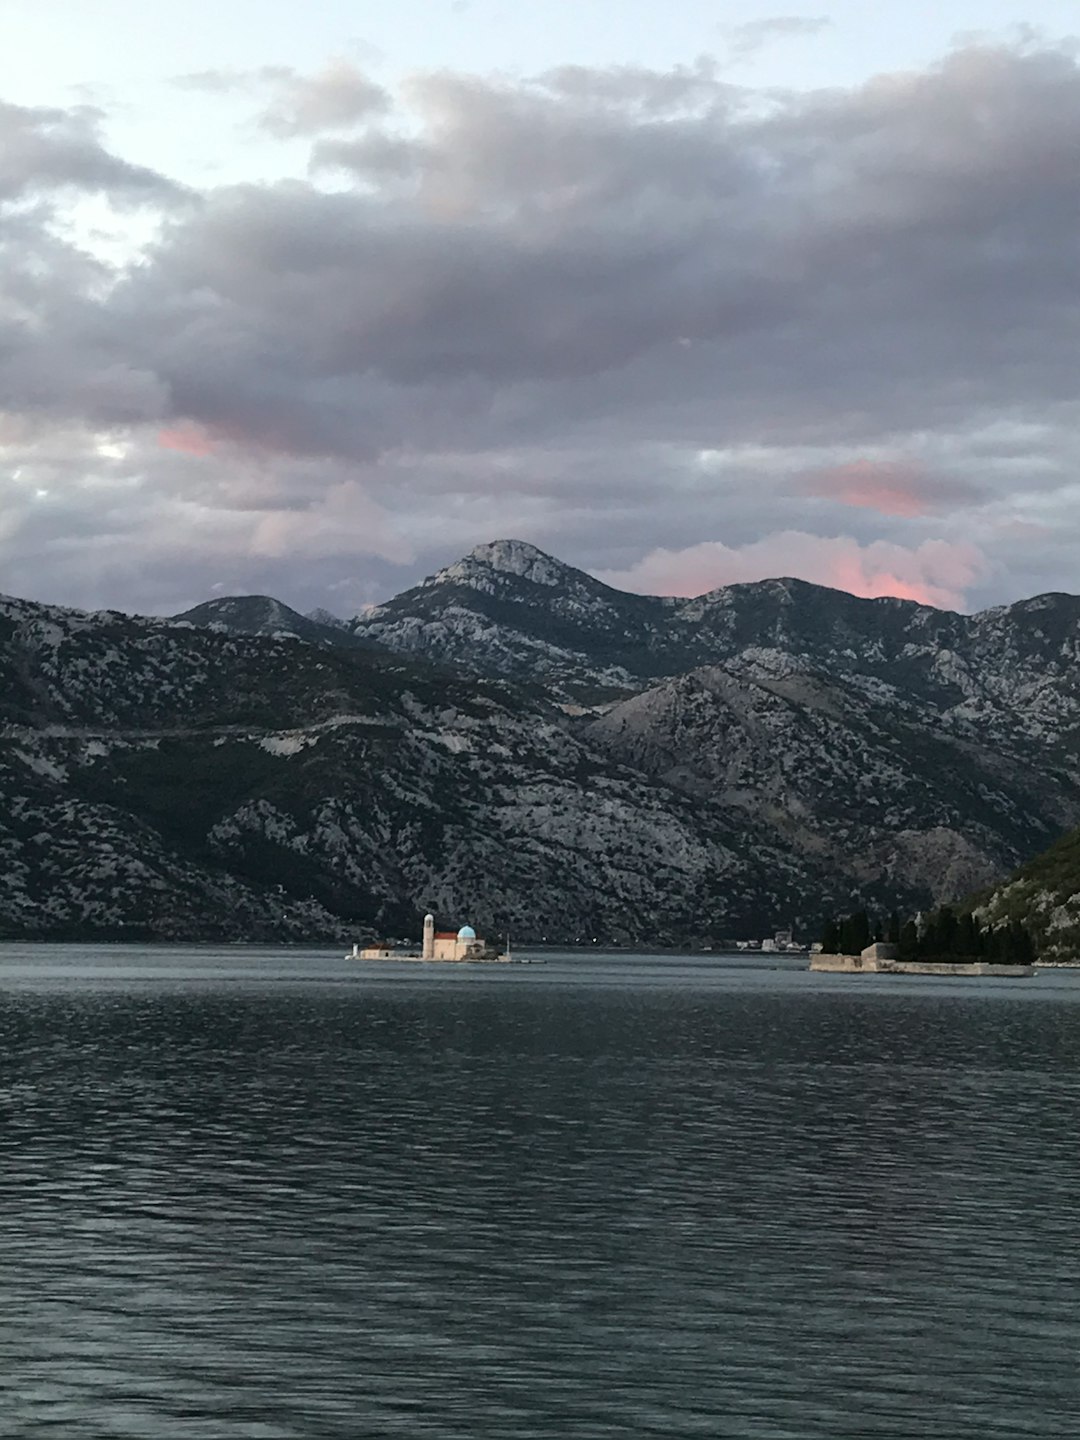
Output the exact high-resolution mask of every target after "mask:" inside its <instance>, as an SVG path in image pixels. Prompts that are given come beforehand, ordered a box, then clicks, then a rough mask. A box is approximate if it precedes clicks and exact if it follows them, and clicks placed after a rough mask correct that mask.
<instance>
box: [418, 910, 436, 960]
mask: <svg viewBox="0 0 1080 1440" xmlns="http://www.w3.org/2000/svg"><path fill="white" fill-rule="evenodd" d="M421 957H422V958H423V959H424V960H434V958H435V916H434V915H425V916H424V948H423V950H422V951H421Z"/></svg>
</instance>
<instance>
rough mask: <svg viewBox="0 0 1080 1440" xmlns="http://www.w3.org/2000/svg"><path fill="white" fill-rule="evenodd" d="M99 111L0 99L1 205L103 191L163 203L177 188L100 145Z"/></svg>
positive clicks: (121, 197)
mask: <svg viewBox="0 0 1080 1440" xmlns="http://www.w3.org/2000/svg"><path fill="white" fill-rule="evenodd" d="M102 118H103V116H102V113H101V111H100V110H97V109H95V108H93V107H91V106H86V105H81V106H78V107H76V108H74V109H71V110H60V109H55V108H48V107H45V106H35V107H27V106H23V105H11V104H8V103H7V102H5V101H0V202H10V201H12V200H16V199H20V198H22V197H24V196H35V195H41V194H43V193H49V192H52V191H55V190H65V189H71V190H82V191H90V192H94V191H104V192H107V193H109V194H111V195H112V196H113V197H114V198H117V199H120V200H122V199H124V198H125V197H133V198H136V199H142V200H147V199H150V200H159V201H160V200H164V199H166V198H168V197H170V196H174V195H175V194H177V193H178V190H179V187H177V186H175V185H173V184H172V183H171V182H170V181H168V180H166V179H165V178H164V176H162V175H159V174H157V173H156V172H155V171H153V170H148V169H146V168H144V167H143V166H141V165H130V164H128V162H127V161H126V160H121V159H119V158H118V157H117V156H115V155H113V154H111V153H110V152H109V151H108V150H107V149H106V148H105V146H104V145H103V144H102V141H101V135H100V125H101V120H102Z"/></svg>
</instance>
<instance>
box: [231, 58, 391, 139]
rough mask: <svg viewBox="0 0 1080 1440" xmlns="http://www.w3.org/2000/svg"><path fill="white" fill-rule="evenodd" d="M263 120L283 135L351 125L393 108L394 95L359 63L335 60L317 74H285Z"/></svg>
mask: <svg viewBox="0 0 1080 1440" xmlns="http://www.w3.org/2000/svg"><path fill="white" fill-rule="evenodd" d="M276 90H277V93H276V94H275V96H274V99H273V100H272V101H271V103H270V105H268V106H267V108H266V110H264V111H263V113H262V115H261V116H260V118H259V124H260V125H261V127H262V128H263V129H264V130H265V131H266V132H267V133H268V134H270V135H274V136H276V137H277V138H279V139H283V140H285V139H295V138H297V137H302V136H309V135H319V134H321V133H322V132H323V131H326V130H347V129H351V128H352V127H353V126H354V125H355V124H356V123H357V122H358V121H362V120H367V119H369V118H371V117H372V116H375V115H379V114H382V113H383V112H384V111H386V110H388V109H389V108H390V103H391V101H390V96H389V95H388V94H387V92H386V91H385V90H384V89H383V88H382V86H381V85H377V84H376V83H375V81H373V80H371V79H369V78H368V77H367V76H366V75H365V74H363V72H362V71H360V70H358V69H357V68H356V66H355V65H351V64H350V63H349V62H348V61H346V60H335V61H332V62H331V63H330V64H329V65H327V66H326V67H325V68H324V69H323V70H321V71H320V72H319V73H318V74H316V75H300V74H296V73H295V72H292V73H288V74H286V75H284V76H282V77H281V78H280V79H279V81H278V84H277V86H276Z"/></svg>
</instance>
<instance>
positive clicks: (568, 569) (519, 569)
mask: <svg viewBox="0 0 1080 1440" xmlns="http://www.w3.org/2000/svg"><path fill="white" fill-rule="evenodd" d="M493 574H494V575H498V576H517V577H518V578H520V579H522V580H528V581H530V582H531V583H532V584H533V585H544V586H546V587H547V588H548V589H560V588H561V589H566V588H569V587H570V586H572V585H573V584H574V582H575V581H578V582H580V581H582V580H587V579H588V578H589V577H587V576H585V575H584V573H583V572H581V571H578V570H574V569H573V568H572V566H569V565H564V564H563V563H562V561H561V560H556V559H555V558H554V556H552V555H547V554H545V552H544V551H543V550H538V549H537V547H536V546H535V545H530V544H529V543H528V541H526V540H492V541H490V542H489V543H488V544H486V545H477V546H476V547H475V548H474V549H472V550H470V551H469V553H468V555H466V556H464V557H463V558H462V559H461V560H458V561H455V563H454V564H453V565H448V566H446V568H445V569H443V570H440V571H439V572H438V574H437V575H433V576H431V577H430V579H428V580H426V581H425V582H424V583H425V584H426V585H443V584H448V583H449V584H458V585H460V584H465V585H470V586H477V585H479V588H482V589H486V588H488V587H489V586H490V583H491V577H492V575H493ZM593 583H594V584H596V583H597V582H595V581H594V582H593Z"/></svg>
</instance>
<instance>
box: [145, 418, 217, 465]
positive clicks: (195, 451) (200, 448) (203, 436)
mask: <svg viewBox="0 0 1080 1440" xmlns="http://www.w3.org/2000/svg"><path fill="white" fill-rule="evenodd" d="M157 440H158V444H159V445H160V446H161V448H162V449H163V450H175V451H177V452H178V453H179V454H181V455H194V456H197V457H198V458H199V459H205V458H206V457H207V456H208V455H213V454H214V452H215V451H216V450H217V448H218V447H217V445H216V443H215V442H214V440H212V439H211V437H210V436H209V435H208V434H207V433H206V431H205V430H204V429H203V428H202V426H201V425H188V424H180V425H172V426H169V427H168V428H167V429H165V430H159V431H158V437H157Z"/></svg>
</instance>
